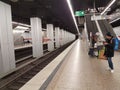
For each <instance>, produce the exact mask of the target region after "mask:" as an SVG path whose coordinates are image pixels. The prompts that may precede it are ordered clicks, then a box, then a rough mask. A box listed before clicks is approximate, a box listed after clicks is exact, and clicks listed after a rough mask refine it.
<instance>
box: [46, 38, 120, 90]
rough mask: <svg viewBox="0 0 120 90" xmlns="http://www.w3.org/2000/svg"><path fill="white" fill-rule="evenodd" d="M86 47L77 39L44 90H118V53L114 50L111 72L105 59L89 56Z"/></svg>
mask: <svg viewBox="0 0 120 90" xmlns="http://www.w3.org/2000/svg"><path fill="white" fill-rule="evenodd" d="M86 47H87V46H86V44H85V41H80V40H78V41H77V43H76V44H75V46H74V47H73V48H72V50H71V52H69V54H68V55H67V57H66V58H65V60H64V62H63V64H62V66H61V67H60V69H59V70H58V72H57V73H56V75H55V76H54V78H53V79H52V81H51V82H50V84H49V85H48V87H47V89H46V90H120V53H119V52H115V57H114V58H113V63H114V68H115V71H114V73H111V72H110V71H108V70H107V68H108V63H107V61H106V60H99V59H97V58H92V57H89V56H88V55H87V53H88V51H87V49H86Z"/></svg>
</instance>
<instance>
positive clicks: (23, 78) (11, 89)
mask: <svg viewBox="0 0 120 90" xmlns="http://www.w3.org/2000/svg"><path fill="white" fill-rule="evenodd" d="M71 43H72V42H71ZM71 43H68V44H66V45H64V46H62V47H60V48H59V49H56V50H55V51H53V52H51V53H49V54H48V55H46V56H43V57H41V58H40V59H38V60H36V61H34V62H32V63H30V64H28V65H26V66H25V67H23V68H21V69H20V70H18V71H16V72H14V73H12V74H11V75H8V76H6V77H4V78H2V79H1V80H0V90H18V89H19V88H21V87H22V86H23V85H24V84H25V83H26V82H28V81H29V80H30V79H31V78H32V77H33V76H35V75H36V74H37V73H38V72H40V71H41V70H42V69H43V68H44V67H45V66H46V65H48V64H49V63H50V62H51V61H52V60H53V59H54V58H55V57H57V56H58V55H59V54H60V53H61V52H62V51H63V50H64V49H66V48H67V47H68V46H69V45H70V44H71Z"/></svg>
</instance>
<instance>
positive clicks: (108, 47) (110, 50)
mask: <svg viewBox="0 0 120 90" xmlns="http://www.w3.org/2000/svg"><path fill="white" fill-rule="evenodd" d="M103 44H104V45H105V53H104V55H105V56H106V57H107V60H108V65H109V70H110V71H111V72H112V73H113V72H114V66H113V62H112V57H114V45H115V42H114V39H113V36H112V35H111V33H110V32H108V33H107V34H106V41H105V42H104V43H103Z"/></svg>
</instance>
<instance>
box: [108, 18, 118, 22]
mask: <svg viewBox="0 0 120 90" xmlns="http://www.w3.org/2000/svg"><path fill="white" fill-rule="evenodd" d="M118 20H120V18H117V19H115V20H113V21H111V22H110V23H113V22H116V21H118Z"/></svg>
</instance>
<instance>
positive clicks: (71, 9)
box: [67, 0, 80, 34]
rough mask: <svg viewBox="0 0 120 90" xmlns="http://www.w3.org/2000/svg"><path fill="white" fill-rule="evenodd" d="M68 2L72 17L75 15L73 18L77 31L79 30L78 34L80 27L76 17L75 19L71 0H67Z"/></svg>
mask: <svg viewBox="0 0 120 90" xmlns="http://www.w3.org/2000/svg"><path fill="white" fill-rule="evenodd" d="M67 3H68V6H69V9H70V11H71V14H72V17H73V20H74V23H75V26H76V29H77V32H78V34H80V32H79V29H78V25H77V22H76V19H75V15H74V11H73V8H72V5H71V2H70V0H67Z"/></svg>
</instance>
